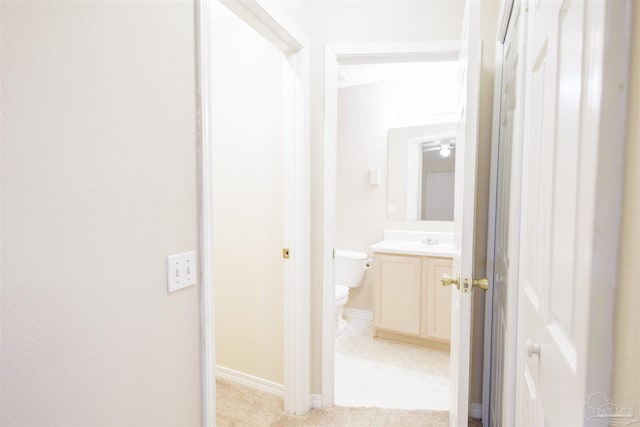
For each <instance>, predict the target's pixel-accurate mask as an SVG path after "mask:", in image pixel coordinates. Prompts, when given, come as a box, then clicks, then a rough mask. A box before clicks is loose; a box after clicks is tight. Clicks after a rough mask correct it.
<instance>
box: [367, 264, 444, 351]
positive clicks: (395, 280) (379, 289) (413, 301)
mask: <svg viewBox="0 0 640 427" xmlns="http://www.w3.org/2000/svg"><path fill="white" fill-rule="evenodd" d="M374 268H375V296H374V298H375V307H374V309H375V312H374V326H375V328H376V337H377V338H383V339H390V340H395V341H404V342H409V343H412V344H422V345H429V346H435V347H438V348H443V349H449V340H450V331H451V289H450V288H449V287H444V286H442V285H441V283H440V278H441V277H442V275H443V274H448V275H451V274H452V261H451V258H450V257H445V256H420V255H404V254H391V253H376V254H375V262H374Z"/></svg>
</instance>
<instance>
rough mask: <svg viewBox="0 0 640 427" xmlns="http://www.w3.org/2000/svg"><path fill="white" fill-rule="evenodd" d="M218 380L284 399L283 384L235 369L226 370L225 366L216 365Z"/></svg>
mask: <svg viewBox="0 0 640 427" xmlns="http://www.w3.org/2000/svg"><path fill="white" fill-rule="evenodd" d="M216 378H220V379H223V380H227V381H230V382H232V383H236V384H240V385H243V386H245V387H249V388H253V389H255V390H259V391H263V392H265V393H269V394H272V395H274V396H278V397H284V386H283V385H282V384H278V383H274V382H273V381H269V380H265V379H262V378H258V377H254V376H253V375H249V374H245V373H242V372H239V371H236V370H234V369H229V368H225V367H224V366H219V365H216Z"/></svg>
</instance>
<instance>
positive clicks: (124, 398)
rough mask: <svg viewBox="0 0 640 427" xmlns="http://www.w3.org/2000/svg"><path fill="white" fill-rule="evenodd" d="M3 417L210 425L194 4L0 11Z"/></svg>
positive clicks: (11, 421) (1, 5)
mask: <svg viewBox="0 0 640 427" xmlns="http://www.w3.org/2000/svg"><path fill="white" fill-rule="evenodd" d="M0 28H1V33H0V40H1V42H0V52H1V55H2V57H1V58H2V60H1V61H0V67H1V69H0V74H1V76H2V81H1V92H0V98H1V99H2V105H1V112H2V126H1V130H0V137H1V140H2V146H1V156H0V157H1V164H0V171H1V172H0V173H1V175H0V176H1V183H2V186H1V195H2V199H1V203H2V210H1V212H2V217H1V223H0V225H1V229H2V241H1V256H2V273H1V280H2V288H1V298H0V311H1V313H2V326H1V335H2V347H1V353H0V364H1V365H0V372H1V376H0V388H1V390H2V394H1V396H0V425H3V426H10V425H21V426H25V425H31V426H37V425H61V426H62V425H64V426H71V425H136V426H144V425H200V424H201V415H200V414H201V404H200V403H201V392H200V387H201V377H200V314H199V313H200V286H199V285H196V286H193V287H190V288H187V289H184V290H180V291H178V292H175V293H172V294H167V290H166V286H167V285H166V273H165V271H166V266H165V265H166V264H165V257H166V256H167V255H169V254H174V253H180V252H185V251H189V250H195V249H197V245H198V238H197V200H196V194H197V193H196V192H197V185H196V183H197V179H196V173H197V172H196V164H197V163H196V146H197V139H196V108H195V107H196V82H195V76H196V69H195V57H194V52H195V29H194V4H193V2H134V1H129V2H88V1H84V2H77V1H76V2H67V1H64V2H63V1H59V2H58V1H42V2H38V1H16V2H12V1H2V2H0Z"/></svg>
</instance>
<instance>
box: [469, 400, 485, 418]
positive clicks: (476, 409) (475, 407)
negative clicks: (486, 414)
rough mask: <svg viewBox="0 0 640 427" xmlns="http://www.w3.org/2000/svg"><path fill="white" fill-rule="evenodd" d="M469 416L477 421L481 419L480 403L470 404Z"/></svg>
mask: <svg viewBox="0 0 640 427" xmlns="http://www.w3.org/2000/svg"><path fill="white" fill-rule="evenodd" d="M469 416H470V417H471V418H475V419H478V420H481V419H482V403H472V404H471V406H470V407H469Z"/></svg>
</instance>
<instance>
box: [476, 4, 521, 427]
mask: <svg viewBox="0 0 640 427" xmlns="http://www.w3.org/2000/svg"><path fill="white" fill-rule="evenodd" d="M518 1H519V0H518ZM515 2H516V0H503V1H502V2H501V4H500V11H499V15H498V29H497V33H496V40H495V67H494V71H495V76H494V81H493V120H492V126H491V170H490V174H489V176H490V183H489V215H488V216H489V218H488V221H489V223H488V226H487V231H488V232H487V267H486V269H487V270H486V271H487V278H488V279H489V289H488V290H487V296H486V300H485V301H486V302H485V308H484V310H485V312H484V358H483V366H482V423H483V426H484V427H487V426H488V425H489V424H488V423H489V421H490V418H491V417H490V400H491V399H490V397H491V382H492V381H493V380H494V376H493V374H494V373H493V372H491V360H492V357H493V355H492V353H491V348H492V346H491V343H492V339H493V330H492V324H493V287H494V285H493V283H494V280H495V271H494V263H495V257H494V254H495V237H496V215H497V213H496V202H497V182H498V176H497V174H498V146H499V140H500V137H501V132H500V128H501V126H500V114H501V106H502V96H503V94H502V77H503V73H502V68H503V58H504V56H503V54H504V50H503V47H504V41H505V39H506V37H507V29H508V28H509V23H510V21H511V16H512V13H513V10H514V7H522V6H521V5H516V4H515ZM520 13H525V11H524V10H522V11H520ZM520 43H525V40H524V38H522V39H521V40H520ZM521 60H522V61H524V60H525V58H522V59H521ZM517 84H520V80H519V79H518V80H517ZM523 86H524V85H523ZM522 89H524V87H522ZM521 97H522V96H521ZM520 102H521V101H520ZM518 121H519V122H520V120H518ZM520 126H521V125H520ZM519 132H520V129H517V130H514V134H518V133H519ZM519 156H521V153H520V150H519V149H518V150H516V151H514V152H513V153H512V158H514V157H519ZM509 160H510V161H511V159H509ZM513 170H514V169H512V171H513ZM516 185H517V186H519V185H520V180H519V179H518V182H517V183H516ZM519 201H520V198H519V197H518V198H517V202H516V203H518V204H519ZM513 220H515V221H518V226H517V227H515V228H516V229H519V218H514V219H513ZM515 243H516V244H517V243H518V242H515ZM513 250H514V251H516V252H519V244H518V246H517V247H515V248H513ZM514 261H515V262H514V263H513V266H512V268H513V270H514V276H513V278H510V280H511V283H513V284H514V285H515V284H516V281H517V271H518V259H517V256H515V257H514ZM515 288H516V287H515V286H514V287H513V288H512V290H513V289H515ZM510 304H511V305H512V307H511V308H512V309H513V312H511V313H510V314H511V315H512V316H511V317H509V319H508V320H509V321H513V322H514V323H515V322H517V304H518V299H517V289H516V290H515V292H511V295H510ZM511 326H512V327H514V326H515V325H511ZM507 339H508V340H511V343H512V344H513V346H515V336H514V337H508V338H507ZM512 350H515V349H512ZM507 357H509V358H510V360H509V363H510V365H513V374H515V363H516V360H515V359H516V355H515V353H514V352H511V351H509V352H508V354H507ZM511 373H512V372H511V371H510V372H506V373H505V374H506V375H507V376H509V375H510V374H511ZM509 380H510V381H513V382H515V378H509ZM514 403H515V396H514V397H513V398H512V401H511V404H510V407H511V406H512V404H514ZM512 409H513V408H510V410H512Z"/></svg>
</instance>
